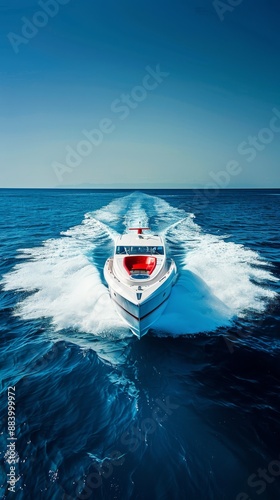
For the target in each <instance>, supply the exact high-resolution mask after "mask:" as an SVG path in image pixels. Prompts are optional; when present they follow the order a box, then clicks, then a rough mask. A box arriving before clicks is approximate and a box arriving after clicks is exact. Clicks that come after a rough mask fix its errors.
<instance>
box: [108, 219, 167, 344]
mask: <svg viewBox="0 0 280 500" xmlns="http://www.w3.org/2000/svg"><path fill="white" fill-rule="evenodd" d="M148 230H149V228H147V227H132V228H130V229H129V231H137V232H136V233H134V232H132V233H130V232H129V233H126V234H123V235H121V236H119V237H118V238H117V239H116V242H115V251H114V256H113V257H110V258H109V259H107V261H106V263H105V266H104V277H105V280H106V282H107V284H108V288H109V292H110V296H111V299H112V300H113V302H114V304H115V307H116V310H117V312H118V313H119V315H120V316H121V317H122V318H123V319H124V321H125V322H126V323H127V325H128V326H129V328H130V329H131V330H132V332H133V333H134V334H135V335H136V336H137V337H138V338H139V339H140V338H141V337H143V335H145V334H146V333H147V331H148V330H149V328H150V327H151V325H152V324H154V323H155V321H156V320H157V319H158V318H159V316H160V315H161V314H162V312H163V310H164V308H165V306H166V304H167V300H168V298H169V296H170V293H171V290H172V286H173V285H174V283H175V281H176V277H177V268H176V264H175V262H174V261H173V260H172V259H170V258H168V257H167V255H166V248H165V244H164V240H163V238H162V237H161V236H158V235H155V234H150V233H148V234H147V233H145V234H144V233H143V231H148Z"/></svg>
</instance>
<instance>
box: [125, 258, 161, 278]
mask: <svg viewBox="0 0 280 500" xmlns="http://www.w3.org/2000/svg"><path fill="white" fill-rule="evenodd" d="M123 265H124V267H125V269H126V271H127V272H128V274H131V272H133V271H146V272H148V274H152V272H153V270H154V269H155V267H156V265H157V259H156V257H146V256H145V255H130V256H129V257H125V258H124V259H123Z"/></svg>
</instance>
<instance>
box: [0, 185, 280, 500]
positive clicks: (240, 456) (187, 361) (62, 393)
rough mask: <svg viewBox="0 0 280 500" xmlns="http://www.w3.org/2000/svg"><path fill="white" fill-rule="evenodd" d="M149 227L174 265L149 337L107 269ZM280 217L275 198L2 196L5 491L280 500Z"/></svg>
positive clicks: (184, 193) (250, 193)
mask: <svg viewBox="0 0 280 500" xmlns="http://www.w3.org/2000/svg"><path fill="white" fill-rule="evenodd" d="M139 221H141V223H143V224H144V225H147V224H149V225H150V227H151V229H152V230H153V231H155V232H157V233H161V234H163V235H164V236H165V238H166V242H167V245H168V250H169V253H170V254H171V255H172V256H173V258H174V259H175V260H176V263H177V266H178V269H179V279H178V282H177V284H176V286H175V287H174V289H173V292H172V296H171V298H170V301H169V303H168V305H167V308H166V310H165V312H164V314H163V316H162V318H161V319H160V321H159V322H158V323H157V324H156V325H155V327H154V328H153V330H151V331H150V332H149V333H148V334H147V335H146V336H145V337H143V338H142V339H141V340H140V341H139V340H138V339H137V338H136V337H135V336H133V334H132V333H131V332H130V331H129V329H128V328H127V327H126V326H125V325H124V324H123V323H122V320H121V319H120V318H119V317H118V316H117V314H116V312H115V310H114V308H113V306H112V304H111V303H110V299H109V295H108V291H107V289H106V286H105V282H104V278H103V274H102V269H103V265H104V262H105V260H106V259H107V257H108V256H110V255H111V253H112V250H113V241H114V237H115V236H116V234H117V233H123V232H124V231H126V230H127V228H128V227H129V226H130V225H133V224H135V223H138V222H139ZM279 223H280V191H279V190H240V191H236V190H232V191H231V190H228V191H222V192H220V193H216V195H215V196H213V195H212V196H211V197H210V198H209V196H208V198H207V199H206V201H205V199H204V200H203V202H202V201H201V198H199V196H197V193H194V192H193V191H191V190H190V191H188V190H181V191H149V192H146V193H140V192H136V193H135V192H134V193H131V192H129V191H111V192H110V191H82V190H71V191H70V190H69V191H68V190H42V191H40V190H1V191H0V225H1V269H0V273H1V348H0V362H1V381H2V384H1V407H0V408H1V413H0V442H1V446H0V453H1V454H0V459H1V469H0V470H1V477H0V493H1V498H2V497H3V498H8V499H9V498H17V499H47V500H49V499H50V500H53V499H54V500H58V499H64V500H67V499H68V500H70V499H77V498H79V499H81V500H82V499H87V498H92V499H93V498H97V499H99V498H100V499H122V500H126V499H138V500H142V499H143V500H144V499H148V500H149V499H158V500H165V499H188V500H200V499H201V500H202V499H203V500H204V499H210V500H212V499H213V500H220V499H221V500H222V499H223V500H249V499H259V498H260V499H262V500H274V499H275V500H278V499H279V498H280V363H279V354H280V328H279V311H280V310H279V295H278V294H279V281H278V280H279V278H280V254H279V247H280V245H279ZM10 386H12V387H13V386H14V389H15V390H14V398H15V414H16V423H15V428H16V430H15V435H14V437H16V438H17V440H16V441H11V440H10V441H9V440H8V438H9V436H10V434H8V427H7V424H8V408H7V405H8V387H10ZM10 394H11V390H10ZM10 408H11V407H10ZM11 442H13V443H14V446H15V448H14V453H11V452H10V453H9V451H7V450H9V449H10V450H11V448H8V447H7V446H8V444H9V443H11ZM11 466H12V467H14V472H15V475H16V482H15V487H14V489H15V491H16V493H13V492H12V491H9V490H8V487H11V484H10V483H7V474H8V473H9V472H10V470H11V469H10V467H11Z"/></svg>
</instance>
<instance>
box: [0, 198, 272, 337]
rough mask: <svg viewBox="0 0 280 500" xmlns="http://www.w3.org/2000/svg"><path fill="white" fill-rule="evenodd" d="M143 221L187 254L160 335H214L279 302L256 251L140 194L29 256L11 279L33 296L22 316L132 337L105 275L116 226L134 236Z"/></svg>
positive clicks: (25, 253)
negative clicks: (131, 229)
mask: <svg viewBox="0 0 280 500" xmlns="http://www.w3.org/2000/svg"><path fill="white" fill-rule="evenodd" d="M140 221H141V224H143V225H145V226H147V227H148V226H149V223H151V224H152V228H151V229H152V230H153V231H156V232H157V231H159V232H161V233H162V234H164V235H165V237H166V240H167V243H168V244H169V247H170V249H171V250H172V252H173V253H176V255H179V256H180V258H179V259H177V264H178V268H179V279H178V282H177V284H176V285H175V287H174V288H173V291H172V295H171V297H170V300H169V301H168V304H167V307H166V310H165V312H164V314H163V316H162V318H161V319H160V320H159V321H158V323H157V325H156V327H157V328H158V329H160V330H165V331H168V332H169V334H170V333H173V334H178V333H196V332H202V331H213V330H214V329H216V328H217V327H219V326H225V325H227V324H229V322H230V321H231V319H232V318H233V317H234V316H236V315H239V316H244V315H246V314H247V312H248V311H258V312H261V311H263V310H264V309H265V307H266V305H267V302H268V301H269V300H270V299H272V298H273V297H275V295H276V294H275V293H274V292H272V291H271V290H270V289H269V288H268V286H267V285H268V283H269V282H271V281H276V278H274V276H273V275H272V273H271V272H270V271H269V270H268V269H267V263H266V262H264V261H263V260H261V259H260V257H259V255H258V254H257V253H256V252H253V251H252V250H250V249H247V248H245V247H244V246H242V245H238V244H235V243H231V242H226V241H225V239H224V238H223V237H218V236H214V235H211V234H207V233H204V232H203V231H202V229H201V228H200V227H199V226H198V225H197V224H196V223H195V222H194V215H193V214H187V213H186V212H185V211H184V210H182V209H178V208H174V207H172V206H171V205H170V204H169V203H167V202H166V201H164V200H162V199H160V198H158V197H154V196H150V195H146V194H143V193H132V194H130V195H128V196H124V197H122V198H118V199H115V200H113V201H112V202H111V203H109V204H108V205H107V206H106V207H104V208H101V209H99V210H97V211H95V212H92V213H89V214H86V215H85V219H84V221H83V222H82V224H80V225H78V226H76V227H73V228H70V229H69V230H68V231H65V232H64V233H62V236H61V238H58V239H55V240H48V241H46V242H45V243H44V244H43V245H42V246H41V247H38V248H31V249H24V250H22V251H21V255H20V259H22V262H20V263H19V264H18V265H17V266H16V267H15V268H14V270H13V271H12V272H11V273H9V274H7V275H6V276H5V277H4V279H3V281H4V287H5V289H6V290H22V291H27V292H30V295H29V296H28V297H26V298H24V299H22V300H21V302H20V303H19V305H18V307H17V310H16V313H17V314H18V315H20V316H21V317H23V318H24V319H39V318H42V317H48V318H50V319H51V321H52V323H53V325H54V327H55V328H56V329H57V330H61V329H65V328H75V329H77V330H80V331H83V332H85V333H87V332H88V333H94V334H95V335H97V336H100V335H107V334H108V333H109V334H110V335H114V334H115V335H117V336H119V335H130V333H129V330H128V329H127V328H126V327H125V326H124V323H123V322H122V321H121V319H120V318H119V317H118V315H117V314H116V312H115V310H114V308H113V306H112V303H111V301H110V298H109V294H108V290H107V288H106V287H105V286H104V285H103V283H102V280H101V273H102V267H103V264H104V261H105V258H106V257H107V255H106V248H107V249H108V252H109V254H110V253H111V251H112V247H113V240H114V238H115V237H116V235H117V234H118V233H117V232H116V228H118V230H120V229H121V227H122V229H121V232H123V231H127V230H128V228H129V227H130V226H135V225H138V224H139V222H140ZM100 249H102V256H101V260H102V263H101V261H100V264H99V268H98V267H97V263H96V255H97V254H98V251H99V252H100ZM103 253H104V261H103ZM109 254H108V256H109Z"/></svg>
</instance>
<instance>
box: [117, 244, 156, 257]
mask: <svg viewBox="0 0 280 500" xmlns="http://www.w3.org/2000/svg"><path fill="white" fill-rule="evenodd" d="M116 254H123V255H164V247H163V246H160V247H151V246H143V245H142V246H139V247H123V246H117V247H116Z"/></svg>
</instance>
